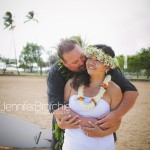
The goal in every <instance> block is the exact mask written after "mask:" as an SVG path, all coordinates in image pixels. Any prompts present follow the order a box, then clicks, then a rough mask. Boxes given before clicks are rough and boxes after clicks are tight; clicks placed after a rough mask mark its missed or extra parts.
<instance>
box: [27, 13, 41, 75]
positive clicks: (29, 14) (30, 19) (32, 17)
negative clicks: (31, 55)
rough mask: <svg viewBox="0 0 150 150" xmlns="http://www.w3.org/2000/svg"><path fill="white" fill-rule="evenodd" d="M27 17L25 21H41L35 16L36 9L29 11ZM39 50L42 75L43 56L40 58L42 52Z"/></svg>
mask: <svg viewBox="0 0 150 150" xmlns="http://www.w3.org/2000/svg"><path fill="white" fill-rule="evenodd" d="M26 17H27V20H26V21H25V22H24V23H26V22H29V21H35V22H37V23H38V22H39V21H38V20H37V19H35V18H34V17H35V13H34V11H29V12H28V14H27V15H26ZM41 49H42V48H40V50H41ZM37 50H38V62H39V65H40V75H42V62H41V58H40V56H41V52H40V51H39V49H37Z"/></svg>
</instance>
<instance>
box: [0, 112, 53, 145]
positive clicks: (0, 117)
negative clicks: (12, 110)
mask: <svg viewBox="0 0 150 150" xmlns="http://www.w3.org/2000/svg"><path fill="white" fill-rule="evenodd" d="M51 138H52V131H51V130H50V129H46V128H42V127H40V126H39V125H37V124H34V123H31V122H29V121H27V120H24V119H21V118H19V117H15V116H12V115H9V114H5V113H1V112H0V146H9V147H15V148H34V147H42V148H44V147H45V148H47V147H49V148H50V146H51Z"/></svg>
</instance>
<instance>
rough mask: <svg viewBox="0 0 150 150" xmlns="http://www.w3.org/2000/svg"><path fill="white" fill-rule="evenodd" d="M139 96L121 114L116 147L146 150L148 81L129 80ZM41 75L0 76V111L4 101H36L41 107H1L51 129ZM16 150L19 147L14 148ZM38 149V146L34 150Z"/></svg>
mask: <svg viewBox="0 0 150 150" xmlns="http://www.w3.org/2000/svg"><path fill="white" fill-rule="evenodd" d="M133 84H134V85H135V86H136V87H137V88H138V90H139V93H140V96H139V97H138V99H137V101H136V103H135V105H134V107H133V108H132V109H131V110H130V111H129V112H128V113H127V114H126V115H125V116H124V117H123V119H122V123H121V126H120V128H119V130H118V131H117V137H118V140H117V142H116V150H150V112H149V110H150V82H133ZM46 91H47V88H46V78H45V77H23V76H21V77H18V76H0V111H3V109H4V103H5V104H32V105H34V104H35V103H36V104H38V105H39V104H40V105H42V106H43V109H42V110H40V111H39V108H36V109H37V110H38V111H36V110H35V108H34V109H30V111H25V110H22V109H21V108H18V110H15V109H14V110H9V111H8V110H7V111H6V110H5V111H4V112H5V113H8V114H11V115H15V116H19V117H21V118H24V119H27V120H29V121H31V122H34V123H36V124H39V125H41V126H43V127H46V128H51V116H52V115H51V114H49V112H48V111H47V94H46ZM18 150H19V149H18ZM38 150H39V149H38Z"/></svg>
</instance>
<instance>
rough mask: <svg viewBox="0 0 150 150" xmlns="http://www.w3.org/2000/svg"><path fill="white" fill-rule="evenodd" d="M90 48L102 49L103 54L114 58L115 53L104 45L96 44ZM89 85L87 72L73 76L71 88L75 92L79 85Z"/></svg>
mask: <svg viewBox="0 0 150 150" xmlns="http://www.w3.org/2000/svg"><path fill="white" fill-rule="evenodd" d="M92 46H93V47H96V48H97V49H102V50H103V52H104V53H106V54H108V55H110V56H111V57H115V53H114V51H113V49H112V48H111V47H110V46H107V45H104V44H97V45H92ZM89 84H90V75H89V74H88V73H87V70H86V69H85V70H83V71H81V72H77V73H75V74H74V76H73V80H72V83H71V86H72V87H73V88H74V89H75V90H77V89H78V88H79V86H81V85H85V86H89Z"/></svg>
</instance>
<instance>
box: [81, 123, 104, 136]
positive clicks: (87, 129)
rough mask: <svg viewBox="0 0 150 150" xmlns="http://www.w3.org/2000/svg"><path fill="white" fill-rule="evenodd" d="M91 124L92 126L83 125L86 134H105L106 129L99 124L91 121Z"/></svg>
mask: <svg viewBox="0 0 150 150" xmlns="http://www.w3.org/2000/svg"><path fill="white" fill-rule="evenodd" d="M89 124H90V125H91V127H83V126H82V127H81V129H82V130H83V132H84V134H85V135H87V136H90V137H102V136H104V135H105V134H104V130H103V129H101V128H100V127H99V126H98V125H96V124H95V123H92V122H90V121H89Z"/></svg>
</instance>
